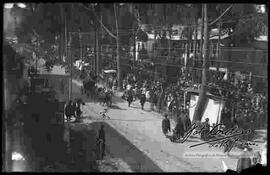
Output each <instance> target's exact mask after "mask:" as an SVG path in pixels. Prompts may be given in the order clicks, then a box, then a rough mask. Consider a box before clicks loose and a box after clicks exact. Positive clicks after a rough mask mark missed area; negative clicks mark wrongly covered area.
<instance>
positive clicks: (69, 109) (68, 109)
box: [65, 100, 73, 120]
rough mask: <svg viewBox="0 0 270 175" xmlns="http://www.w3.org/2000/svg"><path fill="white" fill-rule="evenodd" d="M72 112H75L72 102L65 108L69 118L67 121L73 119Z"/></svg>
mask: <svg viewBox="0 0 270 175" xmlns="http://www.w3.org/2000/svg"><path fill="white" fill-rule="evenodd" d="M72 110H73V107H72V101H71V100H70V101H69V102H68V104H67V105H66V107H65V115H66V116H67V120H70V119H71V115H72Z"/></svg>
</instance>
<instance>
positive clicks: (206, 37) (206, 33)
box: [193, 4, 209, 121]
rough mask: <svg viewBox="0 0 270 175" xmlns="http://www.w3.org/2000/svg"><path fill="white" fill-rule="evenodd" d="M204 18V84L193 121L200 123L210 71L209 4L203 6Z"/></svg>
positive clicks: (202, 84)
mask: <svg viewBox="0 0 270 175" xmlns="http://www.w3.org/2000/svg"><path fill="white" fill-rule="evenodd" d="M203 14H204V15H203V16H204V47H203V48H204V50H203V51H204V54H203V67H202V83H201V88H200V90H199V91H200V92H199V99H198V102H197V105H196V108H195V112H194V116H193V121H200V120H201V118H202V116H203V111H204V106H205V105H204V104H205V103H206V99H207V97H206V92H207V72H208V70H209V58H208V57H209V43H208V40H209V29H208V16H207V4H203Z"/></svg>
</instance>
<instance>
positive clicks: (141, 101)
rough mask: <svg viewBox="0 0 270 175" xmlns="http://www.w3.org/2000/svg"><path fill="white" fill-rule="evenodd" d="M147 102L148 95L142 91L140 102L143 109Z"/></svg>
mask: <svg viewBox="0 0 270 175" xmlns="http://www.w3.org/2000/svg"><path fill="white" fill-rule="evenodd" d="M145 102H146V95H145V94H144V93H142V94H141V98H140V103H141V106H142V110H143V108H144V104H145Z"/></svg>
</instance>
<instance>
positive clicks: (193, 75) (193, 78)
mask: <svg viewBox="0 0 270 175" xmlns="http://www.w3.org/2000/svg"><path fill="white" fill-rule="evenodd" d="M197 26H198V20H197V19H195V38H194V46H193V60H192V67H193V70H192V80H193V82H195V76H196V74H195V72H196V69H195V61H196V58H197V36H198V32H197Z"/></svg>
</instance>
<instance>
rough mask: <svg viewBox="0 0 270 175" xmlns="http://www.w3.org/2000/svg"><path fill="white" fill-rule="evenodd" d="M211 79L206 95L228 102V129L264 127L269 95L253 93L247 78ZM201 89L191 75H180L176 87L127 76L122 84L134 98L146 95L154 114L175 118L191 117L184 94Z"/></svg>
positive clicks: (226, 121)
mask: <svg viewBox="0 0 270 175" xmlns="http://www.w3.org/2000/svg"><path fill="white" fill-rule="evenodd" d="M210 76H211V77H210V78H211V82H210V81H209V83H208V84H207V92H208V93H210V94H212V95H215V96H217V97H219V98H220V99H221V100H223V101H225V106H224V108H223V110H222V118H223V120H224V121H223V123H224V124H225V125H226V127H227V128H229V127H231V126H233V125H237V126H238V127H241V128H247V127H250V126H252V128H260V127H263V126H265V123H266V115H267V114H266V111H267V98H266V95H264V94H263V93H258V92H256V91H254V89H252V88H251V84H250V82H249V81H248V79H247V78H246V79H242V80H238V81H236V80H235V78H234V77H233V76H231V75H229V76H227V78H226V79H224V78H223V77H224V74H222V73H219V74H217V73H216V74H210ZM200 86H201V85H200V84H199V83H194V82H193V81H192V78H191V75H190V74H189V73H183V74H181V76H179V78H178V80H177V82H176V83H167V82H165V80H164V79H162V78H161V79H159V80H154V79H152V80H151V79H149V78H148V79H147V78H146V79H143V78H142V77H139V78H137V77H136V76H135V75H134V74H127V76H126V77H125V78H124V80H123V89H124V90H129V89H133V90H134V94H136V93H137V92H139V93H145V94H146V99H147V100H148V101H149V102H150V103H151V109H152V110H154V109H156V110H157V111H159V112H161V111H162V110H165V111H166V112H169V113H170V114H172V115H179V114H181V112H183V111H184V112H185V113H188V108H189V102H188V101H189V100H188V99H187V96H186V97H184V95H185V91H187V90H190V91H197V92H198V90H199V89H200ZM185 98H186V99H185ZM184 101H185V102H184ZM225 116H226V117H225ZM224 118H226V119H224ZM250 123H251V125H250Z"/></svg>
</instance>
